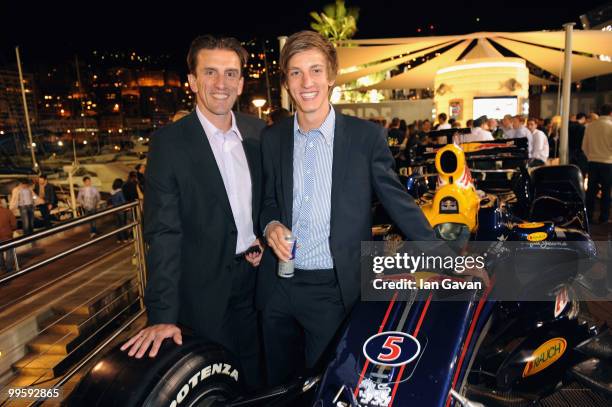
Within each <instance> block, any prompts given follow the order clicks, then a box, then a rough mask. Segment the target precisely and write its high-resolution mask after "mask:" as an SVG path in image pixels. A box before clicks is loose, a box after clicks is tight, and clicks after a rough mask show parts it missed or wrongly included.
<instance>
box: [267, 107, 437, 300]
mask: <svg viewBox="0 0 612 407" xmlns="http://www.w3.org/2000/svg"><path fill="white" fill-rule="evenodd" d="M293 135H294V129H293V118H292V117H291V118H288V119H285V120H283V121H281V122H280V123H278V124H277V125H274V126H272V127H270V128H267V129H265V130H264V131H263V132H262V161H263V171H264V179H265V184H264V198H263V207H262V211H261V222H260V223H261V227H262V228H265V226H266V225H267V224H268V223H269V222H270V221H272V220H278V221H280V222H282V223H283V224H284V225H285V226H286V227H287V228H289V229H291V222H292V209H293V138H294V136H293ZM333 157H334V158H333V160H334V161H333V164H332V191H331V225H330V239H329V242H330V249H331V253H332V256H333V260H334V267H335V269H336V273H337V278H338V282H339V285H340V290H341V292H342V300H343V302H344V305H345V308H346V310H347V311H348V310H350V308H351V307H352V306H353V304H354V303H355V302H356V301H357V300H358V299H359V293H360V272H361V271H360V253H361V241H370V240H372V214H371V205H372V196H373V192H376V195H378V198H379V199H380V201H381V202H382V204H383V205H384V207H385V209H386V210H387V212H388V213H389V215H390V216H391V217H392V218H393V220H394V221H395V222H396V224H397V225H398V226H399V227H400V229H401V230H402V232H403V233H404V234H405V235H406V236H407V237H408V238H409V239H411V240H417V241H429V240H436V237H435V234H434V232H433V230H432V229H431V227H430V225H429V223H428V222H427V219H426V218H425V216H424V215H423V212H422V211H421V209H420V208H419V207H418V206H417V205H416V203H415V202H414V199H412V197H411V196H410V195H409V194H408V193H407V192H406V190H405V189H404V188H403V187H402V185H401V184H400V182H399V179H398V177H397V175H396V173H395V171H394V169H393V166H394V162H395V161H394V159H393V156H392V155H391V151H390V150H389V147H388V145H387V138H386V130H385V129H384V128H382V127H380V126H378V125H376V124H374V123H371V122H367V121H364V120H361V119H358V118H355V117H351V116H346V115H343V114H341V113H339V112H337V111H336V125H335V132H334V156H333ZM298 244H299V242H298ZM277 282H278V277H277V276H276V258H275V257H274V255H273V254H272V253H271V250H267V251H266V252H265V253H264V259H263V263H262V266H261V267H260V270H259V274H258V282H257V305H258V307H260V308H263V307H264V306H265V302H266V299H267V298H269V296H270V295H271V293H272V290H273V289H274V287H275V285H276V283H277Z"/></svg>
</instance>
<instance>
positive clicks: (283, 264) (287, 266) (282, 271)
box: [278, 233, 296, 278]
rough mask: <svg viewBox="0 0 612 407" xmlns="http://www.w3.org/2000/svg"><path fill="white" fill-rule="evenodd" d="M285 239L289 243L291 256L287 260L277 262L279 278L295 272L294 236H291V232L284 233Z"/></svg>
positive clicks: (288, 276)
mask: <svg viewBox="0 0 612 407" xmlns="http://www.w3.org/2000/svg"><path fill="white" fill-rule="evenodd" d="M285 241H286V242H289V243H291V257H290V258H289V260H288V261H279V262H278V276H279V277H281V278H291V277H293V275H294V274H295V268H294V259H295V247H296V244H295V243H296V239H295V236H293V233H291V234H288V235H286V236H285Z"/></svg>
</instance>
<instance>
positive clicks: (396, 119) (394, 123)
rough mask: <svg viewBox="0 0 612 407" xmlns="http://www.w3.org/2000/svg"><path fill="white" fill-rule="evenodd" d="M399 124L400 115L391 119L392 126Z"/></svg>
mask: <svg viewBox="0 0 612 407" xmlns="http://www.w3.org/2000/svg"><path fill="white" fill-rule="evenodd" d="M399 124H400V120H399V117H394V118H393V119H391V124H390V126H393V127H395V126H399Z"/></svg>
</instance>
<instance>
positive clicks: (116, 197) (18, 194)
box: [0, 164, 146, 274]
mask: <svg viewBox="0 0 612 407" xmlns="http://www.w3.org/2000/svg"><path fill="white" fill-rule="evenodd" d="M145 168H146V166H145V164H137V165H136V167H135V168H134V170H133V171H130V172H129V174H128V176H127V179H126V180H122V179H121V178H117V179H115V180H114V182H113V185H112V191H111V194H110V197H109V198H108V200H107V201H106V203H107V206H119V205H122V204H124V203H126V202H132V201H135V200H137V199H139V200H141V201H142V200H143V198H144V189H145V175H144V174H145ZM82 182H83V185H82V186H81V187H80V188H79V192H78V195H77V205H78V208H77V209H78V211H77V212H78V213H79V214H80V215H82V216H86V215H92V214H95V213H96V212H97V211H98V210H99V208H100V206H101V205H102V204H103V200H102V197H101V195H100V191H99V190H98V189H97V188H96V187H95V186H94V185H92V180H91V178H90V177H89V176H85V177H83V179H82ZM8 201H9V202H8V203H5V202H4V201H3V202H2V204H0V243H2V242H5V241H7V240H10V239H12V238H13V237H15V233H16V232H17V231H18V230H19V229H18V226H19V222H18V220H19V221H20V223H21V228H20V229H21V233H20V234H21V235H24V236H25V235H30V234H32V233H34V227H35V220H36V218H35V211H36V210H38V212H39V213H40V217H41V218H42V223H38V224H37V226H40V228H38V229H46V228H49V227H51V226H53V223H52V220H53V219H54V215H52V212H53V211H54V209H56V208H57V207H58V198H57V194H56V190H55V187H54V186H53V185H52V184H50V183H49V180H48V177H47V175H46V174H40V175H39V176H38V177H37V179H36V180H35V182H33V181H32V180H31V179H29V178H24V179H21V180H19V183H18V185H17V186H15V187H14V188H13V189H12V191H11V194H10V197H9V198H8ZM13 211H18V213H19V218H17V217H16V216H15V213H14V212H13ZM115 218H116V226H117V227H118V228H119V227H121V226H124V225H126V223H127V213H125V212H119V213H117V214H116V216H115ZM89 231H90V234H89V236H90V237H91V238H93V237H95V236H96V235H97V234H98V228H97V222H96V221H95V220H93V221H91V222H90V225H89ZM128 239H129V233H128V231H125V230H124V231H121V232H118V234H117V242H118V243H124V242H127V241H128ZM14 264H15V253H14V251H5V252H0V274H1V273H3V272H11V271H13V270H14Z"/></svg>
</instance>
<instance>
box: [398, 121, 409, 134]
mask: <svg viewBox="0 0 612 407" xmlns="http://www.w3.org/2000/svg"><path fill="white" fill-rule="evenodd" d="M399 128H400V130H403V131H404V132H405V131H406V129H407V128H408V126H407V125H406V120H404V119H401V120H400V123H399Z"/></svg>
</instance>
